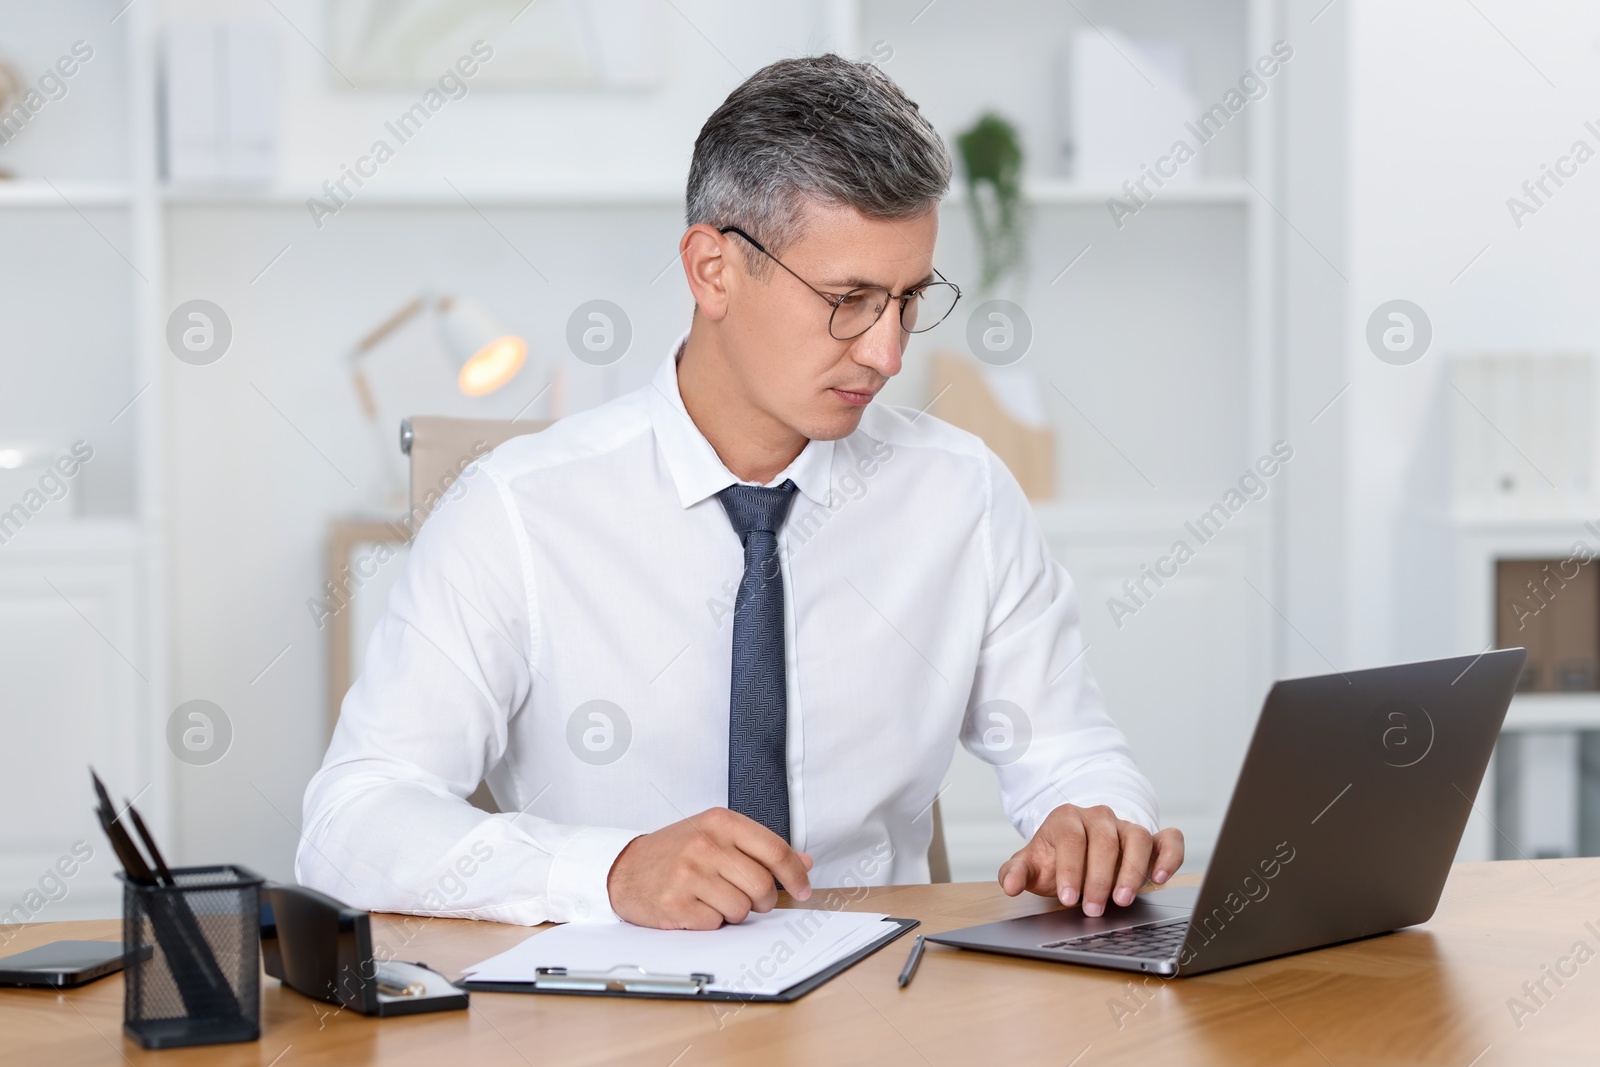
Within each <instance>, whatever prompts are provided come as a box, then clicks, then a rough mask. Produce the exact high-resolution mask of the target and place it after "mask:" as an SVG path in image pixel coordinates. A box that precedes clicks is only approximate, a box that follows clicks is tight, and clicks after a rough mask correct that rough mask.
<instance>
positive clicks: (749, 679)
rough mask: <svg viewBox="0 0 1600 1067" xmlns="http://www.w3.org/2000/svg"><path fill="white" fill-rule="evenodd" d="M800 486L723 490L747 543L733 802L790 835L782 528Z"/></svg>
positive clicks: (736, 669) (733, 700)
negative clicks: (780, 552) (780, 560)
mask: <svg viewBox="0 0 1600 1067" xmlns="http://www.w3.org/2000/svg"><path fill="white" fill-rule="evenodd" d="M794 490H795V485H794V483H793V482H791V481H786V482H784V483H783V484H782V485H780V486H776V487H775V488H771V489H768V488H766V487H764V486H757V485H730V486H729V487H728V488H726V489H724V490H723V491H722V492H720V493H718V494H717V498H718V499H719V500H721V501H722V507H723V510H724V511H726V512H727V513H728V521H729V522H731V523H733V529H734V531H735V532H736V533H738V535H739V540H740V541H742V542H743V543H744V580H743V581H742V582H740V583H739V595H738V597H737V598H736V599H735V600H734V604H733V680H732V686H731V687H730V690H729V698H730V699H729V701H728V807H729V808H730V809H732V810H733V811H737V812H739V813H740V814H741V815H748V816H750V818H752V819H754V820H756V821H757V822H759V823H761V824H762V825H763V826H765V827H766V828H767V829H769V830H771V831H772V832H773V833H775V834H777V835H778V836H779V837H781V838H783V839H784V840H785V841H788V840H789V774H788V758H787V751H788V749H787V744H786V737H787V731H788V720H789V715H788V695H787V689H786V687H785V684H784V663H783V575H782V574H781V573H780V572H779V570H778V531H779V530H780V529H782V528H783V520H784V518H785V517H786V516H787V515H788V514H789V506H790V505H791V504H792V503H794Z"/></svg>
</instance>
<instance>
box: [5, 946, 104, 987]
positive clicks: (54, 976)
mask: <svg viewBox="0 0 1600 1067" xmlns="http://www.w3.org/2000/svg"><path fill="white" fill-rule="evenodd" d="M123 955H124V954H123V951H122V942H121V941H52V942H50V944H48V945H40V946H39V947H38V948H30V949H29V950H28V951H26V952H19V953H17V954H16V955H14V956H5V957H3V958H0V985H4V986H45V987H48V988H52V989H71V988H72V987H73V986H80V985H83V984H84V983H86V982H92V981H94V980H95V979H96V978H104V977H105V976H106V975H108V974H112V973H115V972H116V971H120V970H122V960H123Z"/></svg>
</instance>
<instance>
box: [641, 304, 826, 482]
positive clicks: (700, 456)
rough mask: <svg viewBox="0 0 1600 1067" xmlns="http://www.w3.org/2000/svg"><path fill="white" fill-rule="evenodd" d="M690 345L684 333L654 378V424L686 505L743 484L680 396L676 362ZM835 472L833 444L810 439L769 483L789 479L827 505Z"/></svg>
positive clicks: (652, 421)
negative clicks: (707, 437)
mask: <svg viewBox="0 0 1600 1067" xmlns="http://www.w3.org/2000/svg"><path fill="white" fill-rule="evenodd" d="M688 342H689V331H688V330H685V331H683V333H682V334H680V335H679V336H678V339H677V340H676V341H674V342H673V343H672V347H671V348H670V349H668V350H667V358H666V359H664V360H662V362H661V366H660V367H658V368H657V369H656V373H655V377H653V378H652V379H651V380H650V423H651V426H652V427H653V428H654V430H655V435H656V443H657V444H658V445H659V446H660V448H661V454H662V456H663V457H664V458H665V459H666V462H667V470H668V471H670V472H671V474H672V481H673V483H674V484H675V485H676V487H677V490H678V502H679V503H680V504H682V505H683V506H684V507H689V506H690V505H692V504H698V503H699V502H700V501H702V500H704V499H706V498H707V497H709V496H714V495H716V494H717V493H720V492H722V490H724V489H726V488H728V486H730V485H738V484H740V482H739V479H738V478H735V477H734V476H733V472H732V471H730V470H728V468H727V467H725V466H723V463H722V460H721V458H720V457H718V455H717V451H716V449H714V448H712V447H711V442H709V441H707V440H706V438H705V435H704V434H702V433H701V432H700V428H699V427H698V426H696V425H695V424H694V420H693V419H691V418H689V411H688V409H687V408H685V407H684V406H683V394H681V393H679V392H678V359H679V358H680V357H681V356H682V354H683V349H684V347H685V346H686V345H687V344H688ZM832 471H833V442H832V441H815V440H813V441H807V442H806V447H805V448H803V449H801V450H800V454H799V455H798V456H796V457H795V458H794V462H792V463H790V464H789V466H788V467H786V468H784V470H783V471H782V472H781V473H780V474H779V475H778V476H777V477H776V478H774V479H773V480H772V481H770V482H768V483H767V484H768V485H781V484H783V482H784V480H785V479H792V480H793V481H794V484H795V486H796V487H797V488H798V489H799V490H800V492H802V493H804V494H805V495H806V496H807V497H809V498H810V499H811V500H812V501H813V502H815V503H818V504H822V505H824V506H826V505H827V503H828V496H829V492H830V490H829V486H828V481H829V477H830V475H831V474H832Z"/></svg>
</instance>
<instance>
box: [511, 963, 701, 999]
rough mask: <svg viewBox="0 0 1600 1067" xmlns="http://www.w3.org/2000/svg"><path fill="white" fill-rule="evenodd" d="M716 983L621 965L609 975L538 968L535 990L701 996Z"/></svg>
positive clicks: (697, 976)
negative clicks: (652, 972) (711, 983)
mask: <svg viewBox="0 0 1600 1067" xmlns="http://www.w3.org/2000/svg"><path fill="white" fill-rule="evenodd" d="M712 980H713V976H712V975H709V974H699V973H696V974H651V973H650V972H649V971H646V970H645V969H644V968H643V967H636V966H634V965H632V964H626V963H624V964H618V965H617V966H615V967H613V968H611V969H610V970H608V971H569V970H567V968H565V967H539V968H537V969H536V970H535V971H534V975H533V987H534V989H575V990H579V991H587V992H597V993H667V994H673V995H677V996H685V997H692V996H698V995H699V994H700V993H703V992H704V991H705V987H706V985H707V984H709V983H710V982H711V981H712Z"/></svg>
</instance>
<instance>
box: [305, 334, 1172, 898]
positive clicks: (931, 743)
mask: <svg viewBox="0 0 1600 1067" xmlns="http://www.w3.org/2000/svg"><path fill="white" fill-rule="evenodd" d="M687 336H688V334H687V333H685V334H684V335H682V336H680V337H679V338H678V340H677V341H676V342H675V343H674V345H673V346H672V349H671V350H670V354H669V355H668V356H667V358H666V359H665V360H664V361H663V362H662V364H661V368H660V370H659V371H658V372H657V373H656V375H655V377H654V379H653V380H652V381H651V382H650V384H649V385H647V386H645V387H644V388H642V389H639V390H637V391H636V392H633V393H630V394H628V395H626V396H623V397H620V398H618V399H616V400H614V401H611V402H609V403H607V404H604V405H602V406H600V407H597V408H594V409H592V410H590V411H586V412H583V413H580V414H576V415H572V416H569V417H568V418H565V419H562V420H561V421H560V422H558V423H556V424H555V425H554V426H551V427H550V428H549V429H546V430H545V431H543V432H541V433H538V434H531V435H528V436H525V437H519V438H515V439H513V440H511V441H508V442H507V443H505V444H503V445H501V446H499V447H498V448H497V449H495V450H494V452H493V453H492V454H491V455H489V456H486V457H484V458H483V459H482V460H479V461H478V462H476V463H475V464H473V466H471V467H469V468H467V470H466V472H465V473H464V474H463V475H462V478H461V480H460V481H459V482H458V483H457V488H455V489H453V490H452V494H451V495H452V496H453V499H447V500H446V501H445V502H444V503H442V504H441V505H440V506H439V508H438V509H437V510H436V511H435V512H434V513H433V515H432V516H431V517H430V518H429V519H428V521H427V523H426V524H425V525H424V526H423V528H422V529H421V530H420V531H419V532H418V534H417V537H416V539H415V541H414V543H413V546H412V549H411V553H410V557H409V560H408V561H407V563H406V570H405V574H404V575H403V576H402V577H401V578H400V579H399V581H398V582H397V584H396V586H395V587H394V589H393V591H392V592H391V594H390V596H389V601H388V605H387V610H386V611H385V613H384V614H383V616H382V618H381V619H380V621H379V622H378V624H377V627H376V630H375V631H374V633H373V635H372V638H371V640H370V642H369V644H368V645H367V654H366V662H365V667H364V669H363V671H362V673H361V676H360V678H359V679H358V680H357V682H356V683H355V685H354V686H353V687H352V688H351V689H350V692H349V694H348V695H347V696H346V697H345V700H344V705H343V709H342V712H341V714H340V717H339V723H338V727H337V729H336V730H335V731H334V736H333V741H332V743H331V745H330V746H329V749H328V753H327V756H326V758H325V759H324V760H323V764H322V769H321V770H320V771H319V772H318V773H317V774H316V776H315V777H313V778H312V780H311V783H310V785H309V786H308V787H307V789H306V797H305V825H304V834H303V839H302V842H301V845H300V848H299V854H298V856H297V858H296V862H295V872H296V874H297V876H298V877H299V879H300V881H301V882H302V883H304V884H306V885H309V886H312V887H314V888H317V889H320V890H323V891H324V892H327V893H329V894H331V895H332V896H335V897H338V898H340V899H342V900H344V901H346V902H347V903H349V904H351V905H353V906H355V907H359V908H367V909H373V910H381V911H396V912H412V913H417V914H433V915H471V916H476V917H479V918H488V919H497V920H500V921H504V922H513V923H527V924H533V923H539V922H545V921H557V922H561V921H569V920H574V919H593V920H599V919H614V918H615V913H614V912H613V911H612V909H611V905H610V900H609V897H608V894H607V891H606V877H607V874H608V873H609V871H610V869H611V865H612V862H613V861H614V860H615V859H616V856H617V854H618V853H619V852H620V851H621V850H622V848H623V847H624V846H625V845H626V844H627V843H628V842H629V841H630V840H632V839H633V838H634V837H635V836H637V835H639V834H641V833H646V832H649V831H653V830H657V829H660V828H661V827H663V826H666V825H668V824H669V823H673V822H677V821H678V820H680V819H684V818H687V817H689V816H691V815H694V814H697V813H698V812H701V811H704V810H705V809H707V808H712V807H721V806H726V805H727V803H728V708H729V681H730V677H731V672H732V635H733V627H732V622H733V610H734V598H735V595H736V593H737V589H738V585H739V581H740V577H741V575H742V574H743V568H744V554H743V549H742V547H741V545H740V541H739V537H738V535H737V534H736V533H735V532H734V530H733V527H732V525H731V524H730V523H729V521H728V517H727V514H726V513H725V512H724V511H723V508H722V504H721V502H720V501H719V500H718V499H717V497H716V494H717V493H718V492H719V491H720V490H722V489H724V488H726V487H727V486H729V485H733V484H736V483H737V482H738V479H736V478H735V477H734V476H733V475H732V474H731V473H729V471H728V470H727V468H726V467H725V466H723V464H722V462H721V460H719V459H718V457H717V454H716V452H715V451H714V450H713V449H712V447H711V445H710V444H709V443H708V442H707V441H706V439H705V437H704V436H702V435H701V433H700V432H699V430H698V429H697V428H696V427H695V425H694V423H693V422H692V421H691V420H690V419H689V416H688V414H687V412H686V411H685V409H684V405H683V401H682V399H681V397H680V395H679V393H678V377H677V357H678V356H679V355H680V354H681V352H682V346H683V344H684V342H685V340H686V339H687ZM784 479H793V480H794V483H795V485H796V486H797V487H798V488H799V493H798V495H797V496H796V498H795V501H794V505H793V507H792V508H791V510H790V512H789V516H788V519H787V521H786V523H785V524H784V527H783V530H782V533H781V536H780V539H779V559H780V567H781V570H782V575H783V590H784V631H785V654H786V660H787V691H788V778H789V806H790V827H791V835H792V843H793V845H794V846H795V847H796V848H798V849H801V850H804V851H807V852H809V853H811V855H812V857H813V858H814V860H815V864H816V865H815V867H814V868H813V870H812V872H811V882H812V885H813V886H817V887H827V886H860V885H886V884H896V883H908V882H926V881H927V880H928V858H927V852H928V844H929V841H930V839H931V837H932V833H933V824H932V818H931V814H930V808H931V806H932V804H933V801H934V798H935V797H936V795H937V794H938V791H939V787H940V783H941V781H942V780H943V778H944V776H945V773H946V771H947V770H948V769H949V767H950V760H951V758H952V756H953V755H954V751H955V744H956V741H957V740H958V739H959V740H960V741H961V742H962V744H964V745H966V747H967V748H968V749H969V750H970V751H972V752H973V753H975V754H976V755H977V756H978V757H980V758H982V759H985V760H987V761H988V762H991V763H993V764H995V765H996V766H995V770H996V773H997V774H998V775H999V779H1000V790H1001V798H1002V801H1003V803H1004V806H1005V810H1006V813H1007V815H1008V816H1009V818H1010V819H1011V822H1012V824H1013V825H1014V826H1015V827H1016V828H1017V830H1018V831H1019V832H1020V833H1021V834H1022V835H1023V837H1025V838H1027V837H1031V836H1032V834H1033V832H1034V831H1035V829H1037V827H1038V826H1039V824H1040V823H1041V822H1042V821H1043V819H1044V817H1045V816H1046V815H1047V814H1048V813H1049V812H1050V811H1051V810H1052V809H1053V808H1055V807H1057V806H1058V805H1061V804H1065V803H1069V802H1070V803H1075V804H1079V805H1084V806H1089V805H1095V804H1106V805H1109V806H1110V807H1111V808H1112V809H1114V810H1115V811H1116V812H1117V814H1118V816H1119V817H1121V818H1123V819H1126V820H1129V821H1132V822H1136V823H1139V824H1141V825H1143V826H1145V827H1146V828H1148V829H1150V830H1152V831H1154V830H1155V829H1156V828H1157V821H1156V804H1155V796H1154V792H1153V790H1152V789H1151V786H1150V783H1149V781H1148V780H1147V779H1146V778H1145V777H1144V775H1143V774H1141V773H1140V772H1139V770H1138V768H1137V767H1135V765H1134V762H1133V758H1132V756H1131V754H1130V752H1129V749H1128V745H1127V742H1126V740H1125V739H1124V737H1123V735H1122V733H1121V731H1120V730H1118V729H1117V727H1116V726H1115V725H1114V724H1113V723H1112V721H1111V719H1110V718H1109V717H1108V716H1107V714H1106V712H1105V710H1104V707H1103V704H1102V701H1101V697H1100V692H1099V689H1098V687H1097V686H1096V685H1095V683H1094V680H1093V679H1092V678H1091V677H1090V674H1089V671H1088V669H1087V667H1086V665H1085V663H1084V661H1083V651H1084V647H1083V639H1082V636H1081V634H1080V632H1079V627H1078V619H1079V614H1078V602H1077V598H1076V595H1075V594H1074V591H1073V585H1072V582H1071V580H1070V579H1069V578H1068V577H1067V574H1066V572H1065V571H1064V570H1063V569H1062V568H1061V566H1060V565H1059V564H1058V563H1056V562H1055V561H1054V560H1053V559H1052V558H1051V556H1050V553H1049V551H1048V549H1047V547H1046V545H1045V541H1044V538H1043V536H1042V534H1041V532H1040V529H1039V526H1038V523H1037V521H1036V520H1035V518H1034V515H1033V512H1032V510H1031V509H1030V507H1029V505H1028V502H1027V500H1026V499H1025V498H1024V496H1023V493H1022V490H1021V489H1020V487H1019V486H1018V485H1017V482H1016V480H1015V479H1014V478H1013V477H1012V476H1011V474H1010V472H1009V471H1007V470H1006V468H1005V466H1004V465H1003V464H1002V463H1001V462H1000V461H999V459H997V458H996V457H995V456H994V454H993V453H991V452H990V451H989V450H988V448H986V447H985V446H984V445H983V443H982V442H981V441H979V440H978V439H977V438H976V437H974V436H972V435H971V434H968V433H965V432H963V431H961V430H958V429H955V428H954V427H952V426H950V425H948V424H946V423H943V422H941V421H939V419H937V418H935V417H934V416H932V415H927V414H922V415H919V414H918V413H917V412H915V411H912V410H910V409H902V408H894V407H888V406H885V405H882V404H878V403H873V404H871V405H869V406H868V407H867V409H866V411H865V412H864V414H863V417H862V420H861V424H860V426H859V427H858V428H857V429H856V431H855V432H854V433H852V434H850V435H849V436H848V437H845V438H842V439H840V440H837V441H811V442H809V443H808V444H807V445H806V447H805V449H804V450H803V451H802V452H801V453H800V455H799V456H798V457H797V458H796V459H795V460H794V462H793V463H792V464H790V466H789V467H788V469H786V470H785V471H783V472H782V473H781V474H779V475H778V476H777V477H776V478H774V479H773V480H772V481H771V482H770V483H768V484H770V485H777V484H780V483H781V482H782V481H783V480H784ZM597 702H598V703H597ZM485 779H486V780H487V782H488V784H489V787H490V789H491V790H492V792H493V793H494V797H495V800H496V802H497V804H498V806H499V807H500V809H501V811H502V812H504V814H498V815H490V814H486V813H485V812H483V811H481V810H479V809H478V808H475V807H473V806H471V805H469V804H468V803H467V800H466V798H467V797H468V796H469V795H470V794H471V793H472V792H473V790H474V789H475V788H477V786H478V783H479V781H480V780H485Z"/></svg>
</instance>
